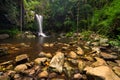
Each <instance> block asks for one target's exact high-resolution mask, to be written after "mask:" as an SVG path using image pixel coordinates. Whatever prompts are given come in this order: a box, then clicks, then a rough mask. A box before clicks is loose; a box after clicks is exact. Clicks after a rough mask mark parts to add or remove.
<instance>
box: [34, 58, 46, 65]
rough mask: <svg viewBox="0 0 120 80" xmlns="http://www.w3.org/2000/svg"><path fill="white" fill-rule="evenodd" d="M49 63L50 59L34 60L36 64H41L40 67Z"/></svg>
mask: <svg viewBox="0 0 120 80" xmlns="http://www.w3.org/2000/svg"><path fill="white" fill-rule="evenodd" d="M47 61H48V58H45V57H44V58H37V59H35V60H34V62H35V64H39V65H44V63H45V62H47Z"/></svg>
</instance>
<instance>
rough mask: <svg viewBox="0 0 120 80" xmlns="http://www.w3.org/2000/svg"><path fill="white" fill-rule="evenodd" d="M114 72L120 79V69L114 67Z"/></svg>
mask: <svg viewBox="0 0 120 80" xmlns="http://www.w3.org/2000/svg"><path fill="white" fill-rule="evenodd" d="M113 70H114V72H115V73H116V74H117V75H118V76H119V77H120V67H118V66H115V67H113Z"/></svg>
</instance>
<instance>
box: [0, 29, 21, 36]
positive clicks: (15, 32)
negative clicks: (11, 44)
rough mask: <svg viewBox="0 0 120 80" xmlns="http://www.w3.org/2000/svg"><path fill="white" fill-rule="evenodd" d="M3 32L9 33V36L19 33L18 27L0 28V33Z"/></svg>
mask: <svg viewBox="0 0 120 80" xmlns="http://www.w3.org/2000/svg"><path fill="white" fill-rule="evenodd" d="M4 33H7V34H9V35H10V37H14V36H15V35H17V34H18V33H20V31H19V30H18V29H10V30H0V34H4Z"/></svg>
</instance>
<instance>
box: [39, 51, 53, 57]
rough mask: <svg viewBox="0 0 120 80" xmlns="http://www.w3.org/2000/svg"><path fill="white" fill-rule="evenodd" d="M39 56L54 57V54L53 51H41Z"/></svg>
mask: <svg viewBox="0 0 120 80" xmlns="http://www.w3.org/2000/svg"><path fill="white" fill-rule="evenodd" d="M39 57H47V58H52V54H51V53H45V52H40V53H39Z"/></svg>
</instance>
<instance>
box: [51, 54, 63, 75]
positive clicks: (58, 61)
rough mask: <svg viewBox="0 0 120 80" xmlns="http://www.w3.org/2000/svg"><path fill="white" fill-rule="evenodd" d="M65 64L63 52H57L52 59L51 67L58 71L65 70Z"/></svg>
mask: <svg viewBox="0 0 120 80" xmlns="http://www.w3.org/2000/svg"><path fill="white" fill-rule="evenodd" d="M63 64H64V54H63V53H62V52H56V55H55V56H54V57H53V58H52V60H51V61H50V66H49V67H50V68H52V70H55V71H56V72H60V73H61V72H62V71H63Z"/></svg>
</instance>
